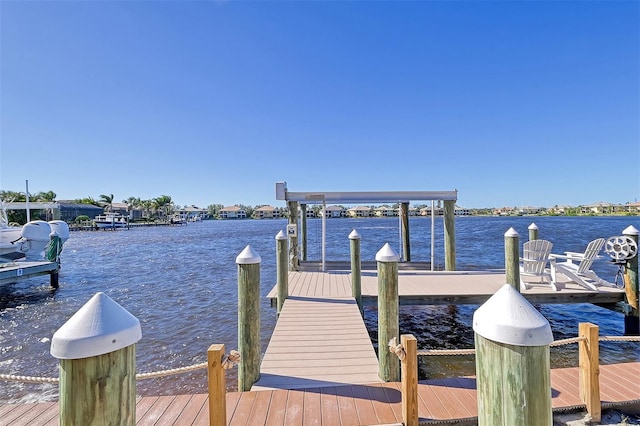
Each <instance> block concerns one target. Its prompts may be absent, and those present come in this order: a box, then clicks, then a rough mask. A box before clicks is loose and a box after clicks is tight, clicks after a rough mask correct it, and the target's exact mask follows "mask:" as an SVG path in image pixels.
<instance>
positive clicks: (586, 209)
mask: <svg viewBox="0 0 640 426" xmlns="http://www.w3.org/2000/svg"><path fill="white" fill-rule="evenodd" d="M612 212H613V204H611V203H606V202H604V201H600V202H598V203H593V204H589V205H586V206H582V209H581V211H580V213H582V214H604V213H612Z"/></svg>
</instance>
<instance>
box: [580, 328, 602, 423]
mask: <svg viewBox="0 0 640 426" xmlns="http://www.w3.org/2000/svg"><path fill="white" fill-rule="evenodd" d="M578 335H579V337H581V338H584V339H585V340H581V341H580V343H579V346H580V349H579V364H580V370H579V375H580V399H581V400H582V402H583V403H584V404H585V405H586V406H587V412H588V413H589V415H590V416H591V421H592V422H596V423H598V422H600V420H601V417H602V406H601V404H600V354H599V352H600V348H599V344H598V326H597V325H594V324H591V323H588V322H581V323H580V325H579V328H578Z"/></svg>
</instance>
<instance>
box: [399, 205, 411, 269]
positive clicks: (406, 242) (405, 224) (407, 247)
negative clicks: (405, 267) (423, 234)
mask: <svg viewBox="0 0 640 426" xmlns="http://www.w3.org/2000/svg"><path fill="white" fill-rule="evenodd" d="M400 222H401V224H402V227H401V228H402V261H403V262H411V240H410V238H409V203H401V204H400Z"/></svg>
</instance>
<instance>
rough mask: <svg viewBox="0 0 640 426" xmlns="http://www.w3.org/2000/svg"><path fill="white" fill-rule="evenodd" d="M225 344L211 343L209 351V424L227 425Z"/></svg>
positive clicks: (213, 425) (216, 425)
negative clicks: (224, 365)
mask: <svg viewBox="0 0 640 426" xmlns="http://www.w3.org/2000/svg"><path fill="white" fill-rule="evenodd" d="M223 358H224V345H211V346H209V350H208V351H207V364H208V366H209V368H208V369H207V372H208V379H209V381H208V382H209V426H227V385H226V377H225V373H224V369H223V368H222V359H223Z"/></svg>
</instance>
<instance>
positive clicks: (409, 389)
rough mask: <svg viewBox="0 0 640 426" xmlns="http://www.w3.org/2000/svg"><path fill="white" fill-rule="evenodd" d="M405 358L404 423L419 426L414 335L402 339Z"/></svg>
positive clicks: (403, 375) (403, 362) (416, 349)
mask: <svg viewBox="0 0 640 426" xmlns="http://www.w3.org/2000/svg"><path fill="white" fill-rule="evenodd" d="M400 342H401V343H402V347H404V352H405V357H404V359H403V360H402V361H401V362H400V364H401V365H402V368H401V370H402V383H401V387H402V422H403V423H404V425H405V426H418V342H417V340H416V338H415V337H413V335H412V334H403V335H402V336H401V337H400Z"/></svg>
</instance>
